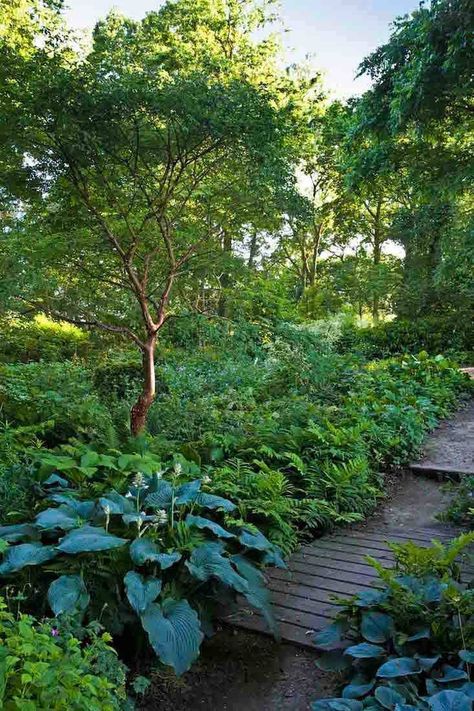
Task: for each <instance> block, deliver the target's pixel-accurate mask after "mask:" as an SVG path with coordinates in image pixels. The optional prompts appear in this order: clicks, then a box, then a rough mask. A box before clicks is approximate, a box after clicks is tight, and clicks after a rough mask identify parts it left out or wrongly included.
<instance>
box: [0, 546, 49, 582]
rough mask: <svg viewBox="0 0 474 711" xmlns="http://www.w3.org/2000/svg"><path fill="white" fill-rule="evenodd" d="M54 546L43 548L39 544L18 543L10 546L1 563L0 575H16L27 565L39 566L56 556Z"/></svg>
mask: <svg viewBox="0 0 474 711" xmlns="http://www.w3.org/2000/svg"><path fill="white" fill-rule="evenodd" d="M57 554H58V553H57V550H56V549H55V548H54V546H43V545H41V543H20V544H19V545H17V546H11V547H10V548H8V550H7V551H6V553H5V555H4V558H3V563H2V564H1V565H0V575H9V573H16V572H17V571H18V570H22V568H26V566H28V565H41V564H42V563H46V562H47V561H48V560H52V559H53V558H55V557H56V556H57Z"/></svg>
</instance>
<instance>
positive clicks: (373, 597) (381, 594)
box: [354, 590, 387, 607]
mask: <svg viewBox="0 0 474 711" xmlns="http://www.w3.org/2000/svg"><path fill="white" fill-rule="evenodd" d="M386 597H387V592H386V591H385V590H363V591H362V592H360V593H357V595H356V597H355V599H354V603H355V604H356V605H357V607H372V605H378V604H379V603H380V602H383V601H384V600H385V598H386Z"/></svg>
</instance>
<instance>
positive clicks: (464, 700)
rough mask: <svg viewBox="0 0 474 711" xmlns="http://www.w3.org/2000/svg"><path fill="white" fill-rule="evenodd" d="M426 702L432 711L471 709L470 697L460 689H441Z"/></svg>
mask: <svg viewBox="0 0 474 711" xmlns="http://www.w3.org/2000/svg"><path fill="white" fill-rule="evenodd" d="M428 704H429V707H430V709H432V711H472V701H471V699H470V698H469V697H468V696H466V695H465V694H463V693H462V692H460V691H441V692H440V693H439V694H436V695H435V696H432V697H431V698H430V699H428Z"/></svg>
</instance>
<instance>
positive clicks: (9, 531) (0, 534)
mask: <svg viewBox="0 0 474 711" xmlns="http://www.w3.org/2000/svg"><path fill="white" fill-rule="evenodd" d="M0 538H2V539H3V540H4V541H8V543H18V542H19V541H24V540H25V538H30V539H31V538H38V529H37V528H36V527H35V526H34V525H33V524H32V523H17V524H13V525H12V526H0Z"/></svg>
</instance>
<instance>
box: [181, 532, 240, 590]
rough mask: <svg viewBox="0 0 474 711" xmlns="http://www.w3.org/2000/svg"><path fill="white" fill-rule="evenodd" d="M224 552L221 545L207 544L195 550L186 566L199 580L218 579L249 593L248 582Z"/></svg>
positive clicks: (235, 588)
mask: <svg viewBox="0 0 474 711" xmlns="http://www.w3.org/2000/svg"><path fill="white" fill-rule="evenodd" d="M223 551H224V546H223V545H222V544H221V543H205V544H204V545H202V546H199V548H195V549H194V550H193V552H192V553H191V557H190V559H189V560H187V561H186V563H185V565H186V567H187V568H188V570H189V572H190V573H191V575H194V577H195V578H197V579H198V580H202V581H203V582H204V581H206V580H209V579H210V578H217V579H218V580H220V581H221V582H222V583H224V584H225V585H228V586H229V587H231V588H233V589H234V590H237V592H240V593H247V592H248V591H249V586H248V583H247V581H246V580H245V578H243V577H242V576H241V575H239V574H238V573H237V572H236V571H235V570H234V568H233V567H232V565H231V562H230V560H229V558H226V557H224V556H223V555H222V553H223Z"/></svg>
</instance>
